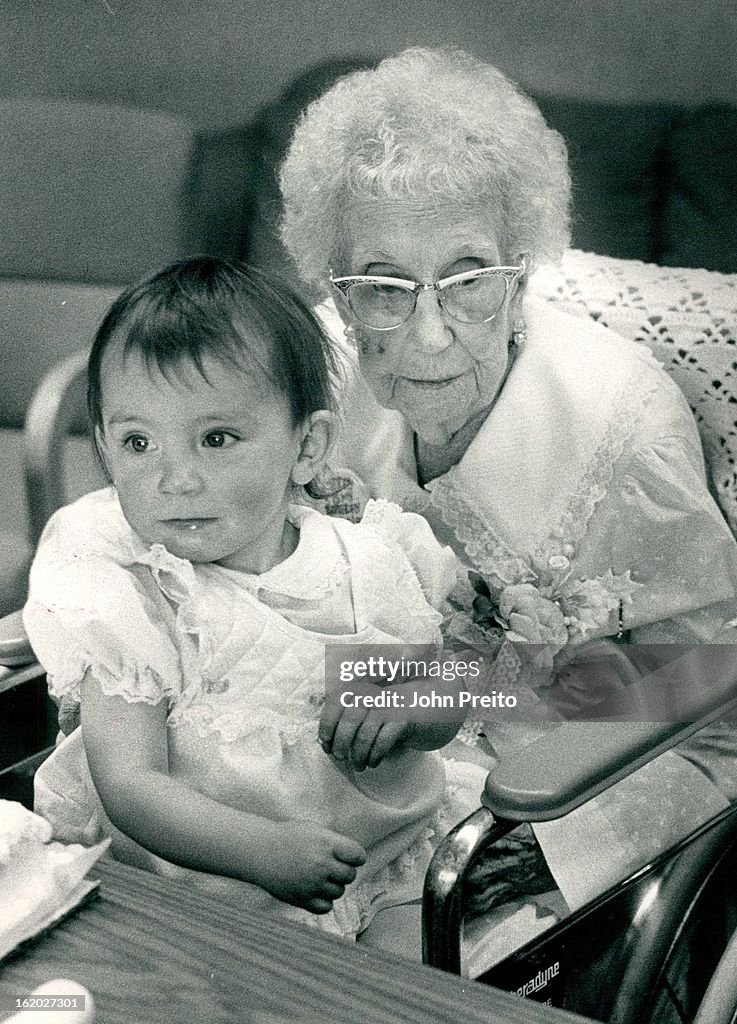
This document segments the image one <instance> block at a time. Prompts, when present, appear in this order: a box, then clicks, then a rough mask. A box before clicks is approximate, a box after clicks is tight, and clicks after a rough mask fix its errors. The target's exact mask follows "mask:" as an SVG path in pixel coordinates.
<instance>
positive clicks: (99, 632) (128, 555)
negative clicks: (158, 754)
mask: <svg viewBox="0 0 737 1024" xmlns="http://www.w3.org/2000/svg"><path fill="white" fill-rule="evenodd" d="M101 516H102V519H101V518H100V517H101ZM101 524H102V525H101ZM86 526H87V527H89V529H86ZM135 543H136V542H135V538H134V537H133V536H132V535H131V533H130V529H129V528H128V527H127V524H126V523H125V521H124V520H123V519H122V514H121V513H120V509H119V505H118V504H117V501H116V500H115V498H114V496H112V495H110V494H109V493H108V492H105V495H104V497H103V492H97V493H96V494H94V495H88V496H86V497H85V498H82V499H80V501H78V502H75V503H74V504H73V505H70V506H67V507H66V508H63V509H61V510H60V511H59V512H57V513H56V514H55V515H54V516H53V517H52V519H51V520H50V521H49V523H48V525H47V527H46V530H45V531H44V534H43V536H42V538H41V541H40V544H39V547H38V551H37V553H36V558H35V560H34V563H33V566H32V569H31V577H30V589H29V598H28V602H27V604H26V607H25V609H24V613H23V621H24V624H25V628H26V631H27V633H28V636H29V639H30V641H31V644H32V646H33V649H34V651H35V653H36V656H37V657H38V659H39V661H40V662H41V664H42V665H43V666H44V668H45V669H46V671H47V673H48V678H49V690H50V692H51V694H52V696H54V697H55V698H57V699H58V700H60V699H61V698H63V697H67V698H71V699H73V700H74V699H79V689H80V684H81V681H82V678H83V677H84V675H85V673H86V672H87V670H88V669H89V670H91V671H92V672H93V674H94V675H95V677H96V678H97V679H98V681H99V683H100V685H101V686H102V689H103V691H104V692H105V693H106V694H108V695H109V696H113V695H114V696H121V697H124V698H125V699H126V700H128V701H131V702H144V703H147V704H158V703H159V701H161V700H162V698H164V697H166V698H168V699H169V701H170V703H171V700H172V698H174V697H175V696H176V695H177V694H178V693H180V692H181V690H182V669H181V659H180V656H179V653H178V651H177V648H176V646H175V644H174V642H173V640H172V632H171V628H170V623H168V622H167V616H171V615H172V613H171V612H170V611H169V610H168V605H167V604H166V602H165V600H164V599H163V598H162V595H161V592H160V590H159V589H158V587H157V586H156V584H155V581H154V580H153V577H152V576H151V573H150V572H149V571H148V570H147V569H146V568H144V567H143V566H136V565H135V564H134V561H133V552H134V549H135ZM126 563H128V564H126Z"/></svg>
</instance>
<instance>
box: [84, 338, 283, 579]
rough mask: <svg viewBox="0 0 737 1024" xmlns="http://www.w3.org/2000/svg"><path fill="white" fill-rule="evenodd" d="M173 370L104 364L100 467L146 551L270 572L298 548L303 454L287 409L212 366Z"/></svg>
mask: <svg viewBox="0 0 737 1024" xmlns="http://www.w3.org/2000/svg"><path fill="white" fill-rule="evenodd" d="M204 371H205V375H206V377H207V380H205V379H203V376H202V375H201V374H200V373H199V372H198V370H197V369H196V367H195V366H194V365H193V364H191V363H182V364H181V365H179V366H175V367H173V368H172V369H171V370H169V371H168V379H167V377H166V376H164V375H163V374H162V373H161V371H159V370H158V369H157V368H156V366H155V365H151V366H146V364H145V362H144V360H143V359H142V358H141V356H140V355H138V354H137V353H131V354H129V355H128V356H126V357H125V358H123V355H122V351H121V346H120V345H118V344H115V343H113V344H111V346H110V348H109V349H108V351H107V352H106V354H105V356H104V359H103V364H102V374H101V378H102V414H103V428H104V429H103V432H102V434H100V435H98V439H99V441H100V444H101V448H102V451H103V454H104V458H105V462H106V465H107V468H108V471H109V473H110V476H111V478H112V481H113V483H114V484H115V486H116V488H117V490H118V496H119V498H120V503H121V506H122V508H123V512H124V514H125V517H126V519H127V520H128V522H129V523H130V525H131V526H132V527H133V529H134V530H135V531H136V533H137V534H138V535H139V537H140V538H141V539H142V540H143V541H145V542H146V543H148V544H153V543H156V542H158V543H161V544H163V545H164V546H165V547H166V548H167V550H169V551H170V552H171V553H172V554H174V555H177V556H179V557H180V558H186V559H189V560H190V561H192V562H218V563H220V564H221V565H224V566H227V567H228V568H233V569H241V570H244V571H246V572H263V571H265V570H266V569H268V568H270V567H271V566H272V565H275V564H276V563H277V562H279V561H281V560H282V559H283V558H284V557H286V555H287V554H289V552H290V551H291V548H289V549H287V550H285V548H288V542H287V540H286V538H287V533H286V532H285V515H286V508H287V505H288V501H289V493H290V477H291V473H292V469H293V467H294V465H295V462H296V460H297V456H298V454H299V449H300V433H299V430H298V428H297V427H294V426H293V425H292V417H291V412H290V409H289V404H288V401H287V399H286V398H285V396H284V395H280V394H277V393H275V391H274V390H273V389H271V388H270V387H269V385H268V383H267V382H263V383H262V382H259V381H257V380H255V379H254V378H253V377H251V376H249V375H248V374H246V373H245V372H240V371H238V370H237V369H235V368H234V367H232V366H227V365H224V364H223V363H220V362H218V361H216V360H214V359H205V360H204Z"/></svg>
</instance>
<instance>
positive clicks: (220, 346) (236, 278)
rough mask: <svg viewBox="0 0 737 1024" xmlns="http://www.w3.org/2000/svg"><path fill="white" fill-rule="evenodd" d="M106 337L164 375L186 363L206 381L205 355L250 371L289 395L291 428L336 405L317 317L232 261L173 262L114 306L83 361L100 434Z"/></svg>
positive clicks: (282, 287) (277, 284)
mask: <svg viewBox="0 0 737 1024" xmlns="http://www.w3.org/2000/svg"><path fill="white" fill-rule="evenodd" d="M113 337H115V338H118V339H120V340H122V343H123V353H124V355H127V354H128V353H130V352H138V353H140V354H141V355H142V356H143V358H144V360H145V361H146V363H147V364H149V365H153V366H156V367H157V368H158V369H159V370H160V371H161V372H162V373H164V374H167V373H168V372H169V371H170V370H172V369H176V367H177V365H178V364H179V363H181V362H182V361H183V360H190V361H192V362H193V363H194V364H195V366H196V367H197V369H198V370H199V372H200V373H201V374H202V375H203V377H205V379H206V376H205V371H204V359H205V357H206V356H208V355H209V356H213V357H215V358H216V359H219V360H222V361H223V362H225V363H229V364H232V365H233V366H234V367H235V368H237V369H239V370H245V371H247V372H253V373H257V374H259V375H260V376H261V377H263V378H264V379H265V380H267V381H268V382H269V383H270V384H271V385H272V386H273V387H275V388H276V389H277V390H278V391H279V392H280V393H281V394H283V395H285V396H286V397H287V398H288V400H289V404H290V408H291V412H292V422H293V424H294V425H297V424H299V423H302V422H303V421H304V420H305V419H306V417H308V416H309V415H310V414H311V413H313V412H317V410H318V409H330V410H334V408H335V399H334V395H333V389H332V383H331V381H332V380H333V379H334V378H335V375H336V364H335V357H334V355H333V354H332V350H331V347H330V344H329V342H328V340H327V338H326V336H325V333H324V331H323V329H322V327H321V326H320V323H319V321H318V320H317V318H316V317H315V316H314V314H313V313H312V312H311V310H310V309H309V308H308V307H307V306H306V305H305V303H304V302H303V301H302V299H301V298H299V296H298V295H297V294H296V293H295V292H294V291H293V289H292V288H291V287H290V286H289V285H287V284H286V283H284V282H282V281H281V280H275V279H274V278H273V276H271V275H269V276H267V275H266V274H265V273H262V272H261V271H258V270H255V269H254V268H253V267H246V266H245V265H243V264H241V263H237V262H235V261H231V260H226V259H221V258H219V257H217V256H197V257H194V258H192V259H187V260H182V261H180V262H177V263H172V264H171V265H170V266H168V267H165V268H164V269H163V270H160V271H158V272H157V273H155V274H152V275H151V276H150V277H147V278H146V279H145V280H143V281H141V282H140V283H139V284H135V285H133V286H131V287H130V288H128V289H127V290H126V291H124V292H123V294H122V295H120V296H119V297H118V298H117V299H116V300H115V302H114V303H113V305H112V306H111V307H110V310H109V311H108V313H107V315H106V316H105V319H104V320H103V321H102V323H101V324H100V327H99V329H98V331H97V334H96V336H95V340H94V342H93V345H92V350H91V352H90V357H89V362H88V365H87V408H88V410H89V416H90V420H91V421H92V425H93V427H97V428H98V429H100V430H102V426H103V419H102V398H103V396H102V383H101V377H100V368H101V365H102V360H103V357H104V354H105V351H106V349H107V347H108V345H109V344H110V341H111V340H112V339H113Z"/></svg>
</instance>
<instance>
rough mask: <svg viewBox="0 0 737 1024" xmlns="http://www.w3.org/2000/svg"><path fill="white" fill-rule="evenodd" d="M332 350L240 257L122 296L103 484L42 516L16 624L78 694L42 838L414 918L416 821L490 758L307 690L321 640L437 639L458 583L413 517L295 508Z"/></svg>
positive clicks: (317, 437)
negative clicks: (101, 845) (456, 757)
mask: <svg viewBox="0 0 737 1024" xmlns="http://www.w3.org/2000/svg"><path fill="white" fill-rule="evenodd" d="M330 360H331V357H330V353H329V349H328V347H327V344H326V341H325V339H324V336H323V333H322V331H321V328H320V326H319V324H318V322H317V321H316V320H315V318H314V317H313V315H312V314H311V313H310V311H309V310H308V309H307V308H306V307H305V306H304V305H303V304H302V303H301V301H299V300H298V299H297V298H296V297H295V296H294V295H293V294H291V293H290V292H289V291H288V290H287V288H286V287H285V286H284V285H282V284H279V285H278V286H277V285H274V284H273V283H271V282H270V280H269V279H268V278H267V277H265V276H264V275H262V274H259V273H257V272H255V271H253V270H250V269H246V268H244V267H242V266H239V265H237V264H233V263H229V262H227V261H224V260H220V259H215V258H209V257H201V258H197V259H192V260H189V261H185V262H182V263H177V264H175V265H173V266H171V267H169V268H167V269H165V270H163V271H161V272H160V273H157V274H155V275H154V276H152V277H150V278H148V279H147V280H145V281H144V282H142V283H141V284H139V285H137V286H135V287H133V288H131V289H129V290H128V291H126V292H125V293H124V294H123V295H121V297H120V298H119V299H118V300H117V301H116V302H115V303H114V304H113V306H112V308H111V309H110V311H109V313H108V314H107V316H106V318H105V320H104V321H103V323H102V325H101V327H100V329H99V331H98V333H97V337H96V339H95V342H94V345H93V348H92V351H91V354H90V359H89V386H88V399H89V410H90V415H91V420H92V424H93V427H94V434H95V441H96V445H97V448H98V451H99V454H100V457H101V459H102V461H103V463H104V466H105V469H106V471H107V473H108V476H109V479H110V481H111V484H112V486H111V487H108V488H106V489H104V490H100V491H97V492H95V493H93V494H88V495H86V496H85V497H83V498H81V499H80V500H79V501H76V502H75V503H74V504H72V505H69V506H68V507H66V508H63V509H61V510H60V511H59V512H57V513H56V514H55V515H54V516H53V518H52V519H51V521H50V522H49V524H48V526H47V528H46V530H45V532H44V535H43V538H42V540H41V542H40V546H39V549H38V553H37V555H36V559H35V562H34V565H33V569H32V573H31V589H30V597H29V601H28V604H27V606H26V609H25V624H26V628H27V630H28V634H29V637H30V639H31V642H32V644H33V647H34V649H35V651H36V653H37V655H38V657H39V659H40V660H41V662H42V663H43V665H44V666H45V668H46V669H47V672H48V676H49V686H50V689H51V692H52V694H53V696H54V697H55V698H56V699H57V700H60V699H62V698H64V697H66V698H68V699H69V698H78V699H79V700H80V701H81V728H78V729H76V730H75V731H74V732H72V733H71V735H69V736H68V737H67V738H66V739H64V740H63V742H61V743H60V745H59V746H58V747H57V748H56V750H55V751H54V753H53V754H52V755H51V757H50V758H49V759H48V760H47V761H46V762H45V763H44V764H43V765H42V767H41V768H40V770H39V772H38V773H37V778H36V810H37V811H38V812H39V813H41V814H43V815H44V817H46V818H47V819H48V820H49V821H50V822H51V823H52V825H53V827H54V831H55V834H56V836H57V838H59V839H62V840H66V841H69V842H84V843H91V842H93V841H95V840H96V839H98V838H100V837H101V836H103V835H109V836H111V837H112V841H113V843H112V850H113V853H114V855H115V856H116V857H117V858H119V859H121V860H125V861H127V862H129V863H133V864H136V865H138V866H141V867H145V868H148V869H150V870H153V871H156V872H159V873H162V874H168V875H171V876H175V877H186V878H188V879H190V880H191V881H192V882H193V884H196V885H198V886H200V887H202V888H205V889H208V890H210V891H213V892H221V893H225V894H226V895H227V897H228V898H229V899H233V900H238V901H241V902H246V903H248V904H249V905H253V906H259V907H261V908H265V909H267V910H269V911H270V912H272V913H275V914H282V915H287V916H291V917H295V918H298V919H302V920H305V921H308V922H310V923H313V924H320V925H321V926H322V927H324V928H326V929H328V930H330V931H333V932H335V933H338V934H340V935H343V936H345V937H350V938H353V937H355V936H357V935H359V934H362V933H363V934H364V935H365V936H367V937H368V936H370V933H371V928H370V927H369V926H370V925H371V924H372V921H374V925H373V927H374V929H375V933H376V934H379V935H380V934H381V931H382V930H381V927H378V918H381V915H382V913H391V914H393V915H394V916H393V918H392V923H391V929H390V931H391V933H392V934H399V933H400V932H401V927H400V928H399V929H397V915H396V908H398V907H403V908H408V909H407V914H406V920H407V921H409V919H410V917H411V918H412V921H413V922H415V921H416V919H417V918H418V916H419V909H418V907H417V906H416V902H417V899H418V897H419V896H420V895H421V888H422V880H423V877H424V873H425V870H426V868H427V865H428V862H429V858H430V856H431V853H432V848H433V841H434V837H436V836H437V838H440V836H441V835H442V834H443V833H444V832H445V831H447V829H448V828H449V827H451V826H452V825H453V824H455V823H456V822H457V821H458V820H460V819H461V818H462V817H463V816H465V815H466V814H468V813H469V812H470V811H471V810H472V809H474V808H475V807H476V806H478V798H479V795H480V792H481V789H482V787H483V782H484V777H485V772H484V771H483V769H481V768H478V767H475V766H473V765H468V764H458V763H455V762H452V761H448V762H444V761H443V759H442V758H441V757H440V756H439V755H438V754H437V753H432V752H431V751H432V750H434V749H436V748H439V747H441V746H442V745H444V744H445V743H447V742H449V741H450V740H451V739H452V737H453V735H454V734H455V732H456V730H457V728H458V727H459V726H460V724H461V722H460V721H455V722H443V723H434V724H432V723H426V724H412V723H400V722H396V721H391V720H390V719H389V718H388V716H387V713H385V712H380V711H377V710H374V711H371V712H370V713H365V714H364V715H363V716H361V715H359V716H358V717H354V715H353V714H351V715H350V716H349V715H348V714H347V713H346V712H345V711H344V710H343V709H342V708H341V706H340V704H339V702H338V701H337V697H336V696H335V695H333V696H331V695H330V694H328V695H327V696H326V694H325V646H326V644H331V643H340V644H345V643H356V644H362V645H363V644H379V643H394V644H397V643H401V644H436V643H437V642H438V640H439V637H440V632H439V627H440V622H441V614H440V612H439V611H438V608H439V606H440V605H441V603H442V602H443V601H444V599H445V597H446V596H447V594H448V592H449V591H450V589H451V588H452V587H453V585H454V583H455V578H456V563H455V560H454V557H453V555H452V554H451V552H450V550H449V549H447V548H442V547H441V546H440V545H439V544H438V543H437V541H436V540H435V539H434V537H433V534H432V532H431V530H430V528H429V526H428V525H427V523H426V522H425V521H424V520H423V519H422V518H420V517H419V516H416V515H413V514H409V513H403V512H401V511H400V509H399V508H398V507H397V506H395V505H391V504H389V503H386V502H378V503H376V502H373V503H369V504H368V506H367V508H366V511H365V513H364V515H363V518H362V520H361V521H360V522H358V523H355V522H350V521H347V520H346V519H338V518H332V517H329V516H325V515H323V514H321V513H320V512H319V511H318V510H317V509H316V508H315V507H311V506H310V499H309V497H308V492H310V491H312V493H313V495H314V494H316V493H317V492H318V491H319V489H320V481H321V478H323V477H324V476H325V474H326V467H327V459H328V455H329V451H330V447H331V443H332V439H333V435H334V432H335V425H336V423H335V415H334V412H333V399H332V397H331V379H332V376H333V374H334V373H335V369H336V368H335V367H334V366H333V365H331V361H330ZM382 716H383V717H382ZM447 775H448V776H449V778H447V777H446V776H447ZM318 915H319V916H318ZM377 915H378V916H377ZM385 920H386V918H385ZM407 927H408V928H410V929H415V927H416V925H415V923H413V924H411V925H408V926H407ZM413 934H414V932H413ZM381 941H383V940H381ZM400 941H401V939H400ZM415 955H419V950H416V951H415Z"/></svg>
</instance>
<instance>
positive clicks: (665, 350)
mask: <svg viewBox="0 0 737 1024" xmlns="http://www.w3.org/2000/svg"><path fill="white" fill-rule="evenodd" d="M530 287H531V288H532V289H533V290H534V291H535V293H536V294H538V295H541V296H543V297H544V298H547V299H549V300H551V301H553V302H555V303H557V304H559V305H560V306H562V307H563V308H564V309H567V310H568V311H569V312H571V313H574V314H576V315H579V316H590V317H591V318H592V319H594V320H597V321H598V322H599V323H602V324H604V325H605V326H607V327H611V328H613V329H614V330H615V331H617V332H618V333H619V334H621V335H623V337H625V338H630V339H632V340H634V341H639V342H643V343H644V344H645V345H647V346H648V347H649V348H650V349H651V351H652V352H653V353H654V355H655V356H656V358H658V359H659V360H660V361H661V362H662V363H663V365H664V366H665V368H666V369H667V370H668V371H669V372H670V373H671V375H672V376H673V377H674V379H675V380H676V381H677V383H678V384H679V386H680V387H681V390H682V391H683V392H684V394H685V396H686V398H687V399H688V402H689V405H690V406H691V408H692V409H693V411H694V414H695V416H696V421H697V423H698V425H699V431H700V433H701V440H702V443H703V446H704V454H705V457H706V462H707V467H708V473H709V479H710V483H711V486H712V490H713V492H714V495H715V497H716V499H717V501H718V502H719V504H720V506H721V508H722V511H723V512H724V515H725V517H726V519H727V521H728V522H729V524H730V526H731V527H732V530H733V532H734V533H735V534H736V535H737V274H717V273H713V272H710V271H708V270H691V269H683V268H681V269H671V268H665V267H658V266H654V265H652V264H645V263H640V262H638V261H636V260H617V259H611V258H609V257H605V256H597V255H594V254H592V253H582V252H576V251H571V252H568V253H567V254H566V256H565V257H564V259H563V262H562V264H561V266H560V267H555V268H550V267H544V268H541V269H540V270H539V271H538V272H537V273H536V274H535V275H534V277H533V278H532V279H531V282H530Z"/></svg>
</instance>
